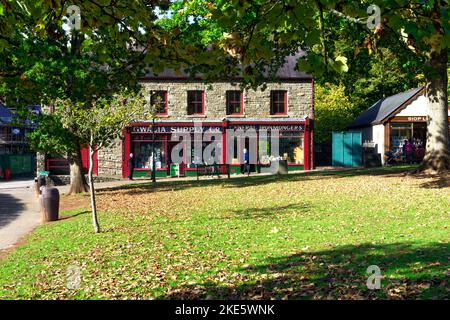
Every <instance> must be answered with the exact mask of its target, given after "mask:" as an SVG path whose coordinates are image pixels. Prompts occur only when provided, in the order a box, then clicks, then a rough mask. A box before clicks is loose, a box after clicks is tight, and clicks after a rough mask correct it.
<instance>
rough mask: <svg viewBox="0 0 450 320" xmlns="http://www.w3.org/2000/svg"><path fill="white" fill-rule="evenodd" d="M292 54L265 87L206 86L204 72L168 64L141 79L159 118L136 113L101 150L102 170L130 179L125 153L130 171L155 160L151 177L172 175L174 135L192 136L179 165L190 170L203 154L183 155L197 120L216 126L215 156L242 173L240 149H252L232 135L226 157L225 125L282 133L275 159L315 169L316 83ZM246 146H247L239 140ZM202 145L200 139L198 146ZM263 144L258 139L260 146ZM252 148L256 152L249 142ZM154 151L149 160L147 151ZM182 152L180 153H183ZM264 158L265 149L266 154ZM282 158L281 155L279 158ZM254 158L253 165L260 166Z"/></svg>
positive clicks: (147, 168)
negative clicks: (297, 66) (298, 68)
mask: <svg viewBox="0 0 450 320" xmlns="http://www.w3.org/2000/svg"><path fill="white" fill-rule="evenodd" d="M296 59H297V57H296V56H291V57H288V58H287V59H286V64H285V65H284V66H283V67H282V68H280V69H279V71H278V73H277V80H276V82H269V83H267V87H266V88H265V90H261V89H259V90H256V91H255V90H248V91H241V89H240V88H239V85H238V82H239V79H235V82H236V84H233V83H231V82H214V83H209V84H205V83H203V81H202V79H201V78H196V79H192V78H189V77H188V75H187V74H181V75H180V74H177V73H175V72H174V71H173V70H165V71H164V72H162V73H160V74H159V75H157V76H156V75H148V76H147V77H145V78H143V79H142V86H143V90H144V94H145V96H146V97H147V100H148V104H149V107H150V106H154V107H155V108H156V111H157V118H156V119H155V120H154V121H152V120H149V119H141V120H140V121H136V122H134V123H131V124H130V125H129V126H128V127H127V128H125V129H124V139H123V141H118V142H117V143H116V145H115V146H113V147H112V148H109V149H104V150H100V151H99V154H98V174H99V175H100V176H115V177H127V176H128V175H129V163H130V161H129V159H130V154H133V158H134V160H133V163H134V176H135V177H139V176H150V174H151V170H152V168H153V165H154V166H155V169H156V171H155V172H156V176H158V177H164V176H167V175H169V174H170V167H171V164H172V163H173V160H172V159H171V155H172V151H173V148H174V147H175V145H176V144H177V143H178V141H172V138H171V137H172V136H173V134H182V133H183V134H187V133H188V134H189V135H190V138H191V139H190V140H191V141H190V142H188V143H190V144H192V145H191V148H189V146H186V147H183V150H182V151H181V156H182V157H184V158H183V159H184V160H183V161H182V163H180V167H179V171H181V175H186V176H188V175H190V174H192V172H193V171H195V168H196V167H197V166H198V165H199V164H201V163H203V162H204V159H200V160H199V159H194V158H195V155H194V154H192V157H190V158H189V159H186V156H187V155H190V154H191V152H192V150H193V149H194V144H195V141H196V139H198V137H196V136H195V135H194V133H195V132H197V133H198V130H199V129H198V128H196V126H197V127H198V126H199V124H200V125H201V126H202V128H201V129H200V130H201V131H202V133H207V132H209V133H212V132H214V133H215V134H216V135H217V137H221V138H216V139H219V140H220V142H219V146H220V147H221V151H220V152H221V155H218V157H217V159H218V160H219V161H220V162H221V163H228V164H230V166H231V168H232V170H231V171H232V172H240V169H241V167H242V166H241V163H242V162H243V159H242V150H243V149H244V148H249V138H247V140H245V139H244V140H243V142H241V141H240V140H239V141H236V146H235V147H234V151H233V152H232V153H233V154H232V155H229V158H227V156H226V152H225V151H226V143H227V141H226V139H227V138H226V131H227V129H243V130H248V129H253V130H254V131H255V132H256V135H257V136H258V137H259V132H260V131H261V130H262V129H267V130H269V131H270V130H278V131H279V133H280V152H279V156H280V158H283V159H285V160H287V162H288V165H289V170H308V169H311V168H312V167H313V165H314V164H313V156H312V155H313V150H312V149H313V126H312V119H313V112H314V81H313V78H312V77H311V76H310V75H307V74H305V73H302V72H298V71H296V70H295V69H294V67H295V63H296ZM244 144H245V145H244ZM205 147H206V145H205V143H204V142H203V145H202V148H203V149H202V150H204V148H205ZM260 148H262V146H261V145H260V144H259V143H258V145H257V149H258V150H259V149H260ZM248 151H249V152H250V153H252V152H253V153H255V152H254V150H251V148H250V149H249V150H248ZM153 152H154V153H155V160H154V161H153V158H152V154H153ZM183 154H184V155H183ZM268 156H269V155H268ZM280 158H279V159H280ZM261 160H262V159H259V158H258V157H256V164H255V166H253V169H254V170H257V169H256V167H259V166H263V165H264V164H263V161H261Z"/></svg>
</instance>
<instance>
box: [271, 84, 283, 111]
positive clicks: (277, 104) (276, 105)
mask: <svg viewBox="0 0 450 320" xmlns="http://www.w3.org/2000/svg"><path fill="white" fill-rule="evenodd" d="M270 114H271V115H279V114H287V91H286V90H272V91H270Z"/></svg>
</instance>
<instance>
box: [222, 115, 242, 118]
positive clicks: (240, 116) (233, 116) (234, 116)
mask: <svg viewBox="0 0 450 320" xmlns="http://www.w3.org/2000/svg"><path fill="white" fill-rule="evenodd" d="M226 116H227V118H245V114H227V115H226Z"/></svg>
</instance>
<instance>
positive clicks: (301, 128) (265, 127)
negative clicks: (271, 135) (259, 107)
mask: <svg viewBox="0 0 450 320" xmlns="http://www.w3.org/2000/svg"><path fill="white" fill-rule="evenodd" d="M230 128H232V129H235V130H249V129H253V130H256V131H259V130H267V131H270V130H278V131H280V132H290V131H305V126H304V125H303V124H295V125H265V124H264V125H263V124H256V125H231V126H230Z"/></svg>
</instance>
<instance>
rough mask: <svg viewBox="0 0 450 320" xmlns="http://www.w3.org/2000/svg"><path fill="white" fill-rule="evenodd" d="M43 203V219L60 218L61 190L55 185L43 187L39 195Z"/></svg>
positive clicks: (53, 219) (54, 219)
mask: <svg viewBox="0 0 450 320" xmlns="http://www.w3.org/2000/svg"><path fill="white" fill-rule="evenodd" d="M39 199H40V203H41V212H42V220H43V221H44V222H48V221H56V220H58V218H59V191H58V189H56V188H54V187H43V188H42V194H41V195H40V197H39Z"/></svg>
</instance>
